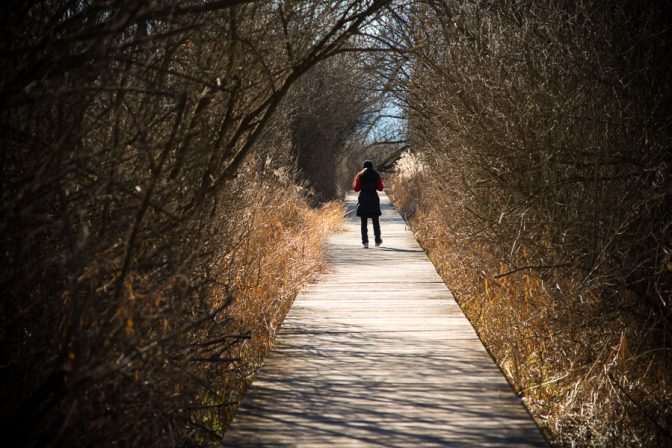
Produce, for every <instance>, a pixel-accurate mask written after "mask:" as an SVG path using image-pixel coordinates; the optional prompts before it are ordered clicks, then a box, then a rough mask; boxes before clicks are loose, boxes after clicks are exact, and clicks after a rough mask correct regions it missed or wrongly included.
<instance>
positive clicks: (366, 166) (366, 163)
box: [364, 160, 373, 169]
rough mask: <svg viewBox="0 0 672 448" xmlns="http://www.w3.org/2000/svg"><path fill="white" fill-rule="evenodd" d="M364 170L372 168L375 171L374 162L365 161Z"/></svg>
mask: <svg viewBox="0 0 672 448" xmlns="http://www.w3.org/2000/svg"><path fill="white" fill-rule="evenodd" d="M364 168H371V169H373V162H372V161H370V160H365V161H364Z"/></svg>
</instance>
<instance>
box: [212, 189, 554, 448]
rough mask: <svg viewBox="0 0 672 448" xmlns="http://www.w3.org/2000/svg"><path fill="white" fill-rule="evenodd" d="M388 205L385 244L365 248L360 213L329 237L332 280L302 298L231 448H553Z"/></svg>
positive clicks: (234, 430)
mask: <svg viewBox="0 0 672 448" xmlns="http://www.w3.org/2000/svg"><path fill="white" fill-rule="evenodd" d="M347 199H348V203H349V207H350V209H352V208H353V206H354V203H356V201H357V199H356V196H355V195H354V193H352V194H350V195H348V198H347ZM381 206H382V209H383V216H382V219H381V227H382V233H383V240H384V243H383V245H382V246H381V247H378V248H376V247H372V248H370V249H362V248H361V245H360V236H359V218H357V217H356V216H352V215H350V218H349V219H348V221H347V230H346V231H345V232H343V233H339V234H337V235H334V236H333V237H332V238H331V239H330V241H329V246H330V256H329V257H330V258H329V262H330V266H331V272H330V273H329V274H328V275H326V276H325V277H324V278H323V279H322V280H321V281H320V282H318V283H317V284H314V285H310V286H309V287H307V288H306V289H305V290H304V291H303V292H302V293H301V294H300V295H299V296H298V297H297V299H296V301H295V302H294V305H293V307H292V309H291V311H290V312H289V314H288V315H287V318H286V319H285V322H284V323H283V325H282V329H281V331H280V333H279V335H278V337H277V339H276V341H275V344H274V345H273V348H272V349H271V351H270V353H269V354H268V355H267V357H266V359H265V361H264V365H263V367H262V368H261V369H260V371H259V373H258V375H257V378H256V380H255V382H254V384H253V386H252V387H251V389H250V391H249V393H248V395H247V397H246V398H245V400H244V401H243V404H242V406H241V407H240V409H239V410H238V414H237V415H236V418H235V419H234V422H233V424H232V425H231V428H230V429H229V431H228V432H227V434H226V436H225V446H231V447H234V446H235V447H248V446H249V447H253V446H254V447H256V446H287V447H289V446H297V447H320V446H329V447H360V446H362V447H364V446H372V447H374V446H375V447H438V446H478V447H480V446H506V447H511V446H546V442H545V441H544V439H543V437H542V436H541V434H540V432H539V430H538V429H537V427H536V426H535V424H534V423H533V421H532V419H531V418H530V416H529V415H528V414H527V412H526V411H525V409H524V408H523V406H522V404H521V403H520V401H519V399H518V398H517V397H516V395H515V394H514V392H513V391H512V390H511V387H510V386H509V384H508V383H507V382H506V380H505V378H504V376H503V375H502V373H501V372H500V371H499V369H498V368H497V366H496V364H495V363H494V362H493V361H492V359H491V358H490V356H489V355H488V353H487V352H486V351H485V349H484V348H483V345H482V344H481V341H480V340H479V339H478V337H477V336H476V333H475V332H474V330H473V328H472V327H471V325H470V324H469V322H468V321H467V319H466V318H465V317H464V314H462V311H461V310H460V308H459V306H458V305H457V303H455V300H454V299H453V297H452V295H451V293H450V291H449V290H448V288H446V286H445V285H444V283H443V281H442V280H441V277H439V275H438V274H437V272H436V270H435V269H434V266H433V265H432V263H431V262H430V261H429V259H428V258H427V256H426V255H425V253H424V252H423V250H422V249H421V248H420V247H419V246H418V244H417V243H416V241H415V239H414V238H413V235H412V234H411V233H410V232H409V231H408V230H406V227H405V225H404V222H403V220H402V219H401V217H400V216H399V215H398V214H397V212H396V211H395V210H394V207H393V206H392V205H391V204H390V202H389V200H388V198H387V196H386V195H385V194H381ZM353 214H354V213H353ZM369 226H370V224H369ZM369 232H370V239H371V240H372V241H373V235H372V233H373V232H372V230H371V229H369ZM372 246H373V244H372Z"/></svg>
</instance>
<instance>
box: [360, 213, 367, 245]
mask: <svg viewBox="0 0 672 448" xmlns="http://www.w3.org/2000/svg"><path fill="white" fill-rule="evenodd" d="M361 218H362V244H368V243H369V235H368V233H369V231H368V229H367V225H366V224H367V223H366V216H362V217H361Z"/></svg>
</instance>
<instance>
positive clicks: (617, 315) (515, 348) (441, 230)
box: [388, 154, 672, 446]
mask: <svg viewBox="0 0 672 448" xmlns="http://www.w3.org/2000/svg"><path fill="white" fill-rule="evenodd" d="M388 188H389V190H388V191H389V192H390V193H391V196H392V197H393V200H394V203H395V205H396V207H397V208H398V209H399V210H400V212H401V213H402V215H403V216H404V218H405V219H406V221H407V222H408V223H409V224H410V226H411V228H412V230H413V232H414V234H415V236H416V238H417V239H418V241H419V242H420V244H421V245H422V246H423V248H424V249H425V250H426V251H427V253H428V255H429V257H430V259H431V260H432V262H433V263H434V265H435V266H436V268H437V270H438V271H439V273H440V274H441V276H442V277H443V279H444V281H445V282H446V284H447V285H448V286H449V287H450V289H451V290H452V292H453V293H454V295H455V297H456V299H457V301H458V303H459V304H460V306H461V307H462V309H463V311H464V313H465V314H466V316H467V318H468V319H469V320H470V321H471V323H472V324H473V326H474V327H475V329H476V331H477V332H478V334H479V336H480V338H481V340H482V341H483V343H484V344H485V346H486V347H487V349H488V350H489V351H490V353H491V354H492V356H493V357H494V358H495V360H496V362H497V363H498V365H499V366H500V368H501V369H502V370H503V372H504V373H505V374H506V376H507V379H508V380H509V382H510V383H511V384H512V386H513V387H514V389H515V391H516V392H517V393H518V394H519V396H520V397H521V398H522V399H523V401H524V403H525V405H526V406H527V408H528V409H529V411H530V412H531V414H532V415H533V417H534V419H535V421H536V422H537V424H538V425H539V426H540V427H541V428H542V430H543V431H544V432H545V433H546V435H547V436H548V437H549V439H550V440H551V441H552V443H553V444H554V445H555V446H605V445H608V446H670V445H671V443H670V438H669V437H670V425H669V422H670V421H672V418H671V417H672V384H671V378H670V368H671V367H672V364H671V362H670V356H669V347H665V346H661V345H660V341H659V340H658V339H657V338H656V331H655V329H654V328H651V327H650V326H649V323H648V322H647V321H646V320H643V319H641V316H642V315H645V314H644V311H645V310H643V309H641V308H642V305H641V304H640V303H638V300H637V297H636V296H635V295H634V294H633V293H631V292H628V291H622V293H621V294H620V297H619V303H618V304H617V306H607V305H605V303H604V301H603V300H600V297H599V296H600V294H601V293H602V291H601V290H600V288H595V287H593V288H591V289H590V290H587V289H586V288H585V285H583V284H582V280H583V279H582V276H581V275H580V273H579V272H577V271H573V270H571V269H563V270H560V269H556V270H552V271H551V270H548V271H539V270H534V269H516V270H513V271H512V270H510V269H509V268H507V266H506V265H505V264H504V263H502V262H500V261H499V259H500V258H499V257H498V254H497V251H496V248H495V247H493V245H492V243H491V242H489V241H487V239H486V238H483V237H480V236H479V234H478V232H476V231H475V230H476V229H465V228H461V227H460V222H461V219H462V216H463V214H464V213H465V212H464V210H461V207H462V205H463V204H461V203H460V201H459V196H458V195H457V194H454V195H452V194H450V190H446V192H442V191H441V188H440V186H439V185H437V182H436V179H435V176H434V175H432V174H431V173H427V172H426V170H424V169H423V166H422V164H421V163H420V161H419V160H418V159H417V158H416V157H414V156H411V155H408V154H407V155H406V156H405V157H403V158H402V160H401V161H400V162H399V163H398V164H397V170H396V173H395V176H394V177H393V178H392V179H391V180H390V181H388ZM527 256H528V254H527V250H526V249H525V248H523V249H522V250H521V255H520V257H519V258H520V259H518V260H516V263H517V266H520V267H524V266H527V265H528V264H529V263H528V262H527V259H526V257H527Z"/></svg>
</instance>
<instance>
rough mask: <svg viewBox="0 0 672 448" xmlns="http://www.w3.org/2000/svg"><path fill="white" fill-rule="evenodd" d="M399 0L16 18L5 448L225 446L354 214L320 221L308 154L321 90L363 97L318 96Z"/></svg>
mask: <svg viewBox="0 0 672 448" xmlns="http://www.w3.org/2000/svg"><path fill="white" fill-rule="evenodd" d="M385 3H386V2H384V1H331V0H329V1H326V0H312V1H281V2H266V1H249V0H248V1H244V0H218V1H215V0H213V1H191V0H185V1H177V2H176V1H167V0H166V1H162V0H157V1H151V2H147V1H144V0H142V1H140V0H132V1H120V0H112V1H107V2H82V1H79V0H56V1H49V2H19V1H13V2H9V3H7V2H5V3H4V4H3V6H2V14H1V17H2V19H1V20H2V26H1V27H0V33H2V44H1V45H2V46H1V47H0V53H1V54H2V62H3V63H2V65H3V70H2V71H1V72H0V97H1V98H2V100H1V105H0V128H1V129H2V131H1V134H0V141H1V143H0V144H1V146H2V152H1V156H0V157H1V163H0V165H1V166H2V178H1V180H0V182H1V191H2V193H1V195H2V196H1V197H2V200H1V203H0V208H1V210H2V221H1V224H0V241H1V244H2V270H1V278H0V282H1V284H2V295H3V299H2V301H1V302H0V316H1V317H0V340H1V341H2V364H1V368H0V392H1V394H2V400H1V404H0V415H1V417H2V428H3V437H4V438H5V440H7V441H12V440H13V441H14V443H17V444H18V445H19V446H21V445H32V446H58V445H67V446H94V445H95V446H110V445H120V446H138V445H147V444H149V445H152V446H174V445H183V444H191V445H194V444H196V445H203V444H208V443H209V442H210V441H213V442H217V441H218V440H219V439H220V437H221V435H222V431H223V428H224V426H225V425H226V422H227V419H228V417H229V415H230V413H231V410H232V409H233V408H235V404H236V402H237V400H238V398H239V393H240V389H241V387H242V385H243V383H244V382H245V380H246V379H249V376H250V375H251V373H252V372H253V368H254V365H255V363H257V362H258V360H259V358H260V356H261V354H262V353H263V351H264V350H265V348H266V347H267V346H268V343H269V341H270V339H271V338H272V336H273V334H274V331H275V330H276V329H277V327H278V325H279V323H280V322H281V320H282V315H283V313H284V311H286V309H287V306H288V305H289V304H290V303H291V300H292V298H293V296H294V294H295V293H296V290H297V288H298V287H299V286H300V285H301V284H302V282H304V281H306V280H307V279H308V278H309V277H310V275H311V273H314V272H315V271H316V267H317V265H318V264H319V260H320V253H319V252H320V250H321V246H322V240H323V238H324V236H325V234H326V232H327V231H328V230H329V227H331V226H333V225H336V224H337V222H338V221H339V216H340V214H341V213H342V210H340V208H339V207H338V206H334V205H331V206H328V207H327V208H326V209H320V208H310V207H309V206H308V204H307V199H306V194H305V192H306V191H307V189H306V188H303V187H302V186H297V185H296V184H297V183H300V178H298V177H297V175H296V174H297V160H303V159H304V158H305V157H306V156H305V154H308V153H309V152H311V151H314V150H315V148H314V147H313V146H311V145H314V143H315V142H314V141H313V142H312V143H311V145H307V144H306V143H305V142H306V141H307V139H306V138H305V134H306V133H307V132H308V130H307V129H303V128H302V120H304V119H307V118H309V117H308V116H307V115H306V114H307V113H308V112H306V110H309V111H312V110H314V105H313V103H314V102H315V101H316V96H317V92H320V93H321V94H322V95H323V96H322V97H321V98H320V101H321V103H320V104H321V105H322V106H324V111H325V112H326V111H329V110H333V109H338V108H340V107H341V105H342V103H343V102H348V101H349V100H350V98H351V96H348V95H345V94H344V92H343V91H342V89H341V90H340V91H338V90H328V89H327V90H325V89H322V86H316V87H315V88H314V89H313V90H312V91H311V92H310V93H308V94H307V93H305V92H304V90H305V89H306V88H305V86H306V85H310V83H311V82H313V80H315V79H320V77H319V76H318V75H319V73H320V71H326V70H327V69H326V68H324V67H322V68H320V67H319V64H320V63H322V62H324V61H326V60H328V59H329V58H330V57H333V56H335V55H337V54H339V53H342V52H344V51H345V49H346V48H347V46H348V42H349V40H350V39H351V37H352V36H353V35H354V34H355V33H356V32H357V31H358V30H359V29H361V28H362V27H365V26H367V24H368V23H370V21H372V20H375V16H376V14H378V13H379V11H380V10H381V8H382V7H383V6H384V5H385ZM329 64H330V65H329V69H328V70H329V71H332V72H333V71H339V70H341V69H342V71H343V72H344V74H343V75H342V76H343V77H345V78H344V79H347V77H348V76H351V72H348V71H347V69H348V68H349V63H348V61H347V54H346V55H344V56H343V57H341V58H340V59H335V60H334V61H331V62H329ZM311 69H314V71H313V72H312V73H309V72H311ZM304 75H306V77H305V78H302V76H304ZM323 78H324V77H322V79H323ZM325 85H329V86H331V87H332V88H333V89H339V87H338V86H334V85H333V83H331V81H329V80H326V81H325ZM341 95H342V97H341ZM359 110H360V109H358V108H356V107H355V108H354V109H348V111H349V112H348V113H349V114H346V115H345V116H343V117H336V116H334V115H332V116H331V117H333V120H331V121H328V122H327V123H326V124H327V125H328V126H330V127H328V129H327V131H325V132H326V133H328V134H329V137H328V138H326V141H327V142H328V145H330V146H329V148H330V150H331V149H334V148H336V147H337V146H339V145H341V144H342V143H343V142H344V141H345V140H346V137H347V136H348V134H349V133H350V132H351V131H352V129H353V126H355V124H356V123H357V114H358V113H359ZM327 118H329V117H328V116H325V115H322V117H321V119H325V120H326V119H327ZM339 120H340V121H339ZM313 124H314V125H317V123H313ZM319 138H323V137H322V136H320V137H319ZM297 148H299V149H300V153H299V154H298V155H297V153H296V150H297ZM304 165H305V164H304ZM314 188H315V189H316V191H318V192H319V191H320V190H319V188H320V186H317V187H314ZM330 195H331V193H329V194H327V195H325V197H328V196H330Z"/></svg>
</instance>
